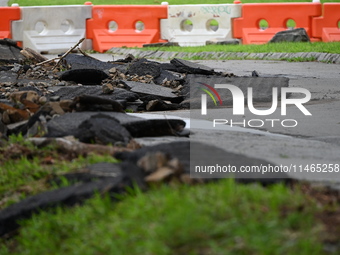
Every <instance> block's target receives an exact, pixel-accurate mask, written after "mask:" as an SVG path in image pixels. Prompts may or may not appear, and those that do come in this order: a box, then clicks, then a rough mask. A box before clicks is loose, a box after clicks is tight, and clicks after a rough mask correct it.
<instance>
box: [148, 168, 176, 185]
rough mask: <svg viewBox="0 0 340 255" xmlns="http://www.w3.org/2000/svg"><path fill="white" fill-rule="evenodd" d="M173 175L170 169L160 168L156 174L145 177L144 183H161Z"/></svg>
mask: <svg viewBox="0 0 340 255" xmlns="http://www.w3.org/2000/svg"><path fill="white" fill-rule="evenodd" d="M173 174H174V171H173V169H171V168H170V167H161V168H159V169H157V171H156V172H154V173H152V174H150V175H148V176H147V177H145V181H146V182H161V181H164V180H167V179H168V178H169V177H171V176H172V175H173Z"/></svg>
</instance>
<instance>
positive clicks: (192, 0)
mask: <svg viewBox="0 0 340 255" xmlns="http://www.w3.org/2000/svg"><path fill="white" fill-rule="evenodd" d="M339 1H340V0H331V1H329V0H321V2H322V3H325V2H339ZM84 2H85V0H50V1H43V0H10V1H9V5H11V4H13V3H19V5H20V6H34V5H72V4H84ZM91 2H92V3H93V4H94V5H126V4H137V5H158V4H161V3H162V2H164V1H162V0H134V1H133V2H127V1H125V0H114V1H112V0H92V1H91ZM166 2H168V3H169V4H171V5H181V4H207V1H205V0H186V1H182V0H167V1H166ZM256 2H257V3H271V2H310V1H301V0H275V1H272V0H257V1H256ZM227 3H229V4H232V3H234V0H226V1H222V0H211V1H209V4H227ZM242 3H254V1H253V0H243V1H242Z"/></svg>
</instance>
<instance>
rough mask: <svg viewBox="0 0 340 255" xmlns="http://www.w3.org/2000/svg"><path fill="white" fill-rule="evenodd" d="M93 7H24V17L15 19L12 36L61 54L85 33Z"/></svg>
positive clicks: (41, 50) (32, 47)
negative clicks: (87, 20)
mask: <svg viewBox="0 0 340 255" xmlns="http://www.w3.org/2000/svg"><path fill="white" fill-rule="evenodd" d="M91 8H92V7H91V6H83V5H66V6H36V7H21V20H19V21H14V22H12V31H13V39H14V40H16V41H22V42H23V46H24V47H29V48H31V49H33V50H35V51H37V52H43V53H61V52H65V51H67V50H68V49H70V48H71V47H72V46H74V45H75V44H76V43H77V42H78V41H79V40H80V39H81V38H84V37H85V35H86V19H88V18H91Z"/></svg>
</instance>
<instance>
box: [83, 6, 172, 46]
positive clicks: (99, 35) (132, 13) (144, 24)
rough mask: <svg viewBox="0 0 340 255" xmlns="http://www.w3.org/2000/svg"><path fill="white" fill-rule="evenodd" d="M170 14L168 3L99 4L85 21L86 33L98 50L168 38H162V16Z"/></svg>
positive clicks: (138, 44)
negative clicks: (158, 4) (90, 17)
mask: <svg viewBox="0 0 340 255" xmlns="http://www.w3.org/2000/svg"><path fill="white" fill-rule="evenodd" d="M167 18H168V6H167V5H160V6H154V5H96V6H93V7H92V19H88V20H87V23H86V25H87V28H86V36H87V38H88V39H92V45H93V49H94V50H96V51H99V52H104V51H106V50H109V49H111V48H112V47H123V46H127V47H142V46H143V44H147V43H157V42H166V41H164V40H161V39H160V19H167Z"/></svg>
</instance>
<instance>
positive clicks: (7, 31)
mask: <svg viewBox="0 0 340 255" xmlns="http://www.w3.org/2000/svg"><path fill="white" fill-rule="evenodd" d="M20 16H21V15H20V7H0V38H12V33H11V21H12V20H18V19H20Z"/></svg>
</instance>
